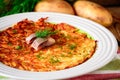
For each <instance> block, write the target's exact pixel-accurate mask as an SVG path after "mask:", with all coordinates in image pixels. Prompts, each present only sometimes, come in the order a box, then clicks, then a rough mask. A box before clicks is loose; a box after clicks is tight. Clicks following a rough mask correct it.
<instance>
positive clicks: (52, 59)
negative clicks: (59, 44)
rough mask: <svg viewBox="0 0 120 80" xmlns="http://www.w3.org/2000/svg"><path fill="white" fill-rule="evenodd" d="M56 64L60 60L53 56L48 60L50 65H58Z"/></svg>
mask: <svg viewBox="0 0 120 80" xmlns="http://www.w3.org/2000/svg"><path fill="white" fill-rule="evenodd" d="M58 62H60V60H59V59H58V58H57V57H54V56H53V57H51V58H50V63H52V64H54V63H58Z"/></svg>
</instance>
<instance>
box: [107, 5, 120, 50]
mask: <svg viewBox="0 0 120 80" xmlns="http://www.w3.org/2000/svg"><path fill="white" fill-rule="evenodd" d="M107 9H108V10H109V11H110V12H111V14H112V16H113V19H114V20H113V24H112V25H111V26H110V27H108V29H109V30H110V31H111V32H112V33H113V34H114V36H115V37H116V39H117V40H118V44H119V50H120V6H119V7H118V6H117V7H108V8H107Z"/></svg>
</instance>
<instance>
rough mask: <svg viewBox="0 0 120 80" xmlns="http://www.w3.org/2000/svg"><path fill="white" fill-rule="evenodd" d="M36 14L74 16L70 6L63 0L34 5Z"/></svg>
mask: <svg viewBox="0 0 120 80" xmlns="http://www.w3.org/2000/svg"><path fill="white" fill-rule="evenodd" d="M35 11H36V12H59V13H66V14H72V15H73V14H74V10H73V8H72V6H71V5H70V4H69V3H68V2H66V1H64V0H43V1H40V2H38V3H37V4H36V6H35Z"/></svg>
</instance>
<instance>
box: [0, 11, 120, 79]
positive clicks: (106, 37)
mask: <svg viewBox="0 0 120 80" xmlns="http://www.w3.org/2000/svg"><path fill="white" fill-rule="evenodd" d="M41 17H49V18H48V21H50V22H55V23H61V22H64V23H68V24H70V25H73V26H75V27H77V28H80V29H82V30H84V31H85V32H87V33H88V34H90V35H91V36H93V37H94V39H95V40H97V49H96V52H95V54H94V55H93V56H92V58H90V59H89V60H88V61H86V62H84V63H83V64H80V65H78V66H76V67H73V68H70V69H65V70H60V71H53V72H30V71H22V70H18V69H14V68H11V67H9V66H6V65H4V64H2V63H0V74H1V75H3V76H8V77H12V78H17V79H25V80H48V79H52V80H53V79H65V78H71V77H75V76H79V75H83V74H86V73H89V72H91V71H94V70H97V69H99V68H101V67H103V66H104V65H106V64H107V63H108V62H110V61H111V60H112V59H113V58H114V56H115V55H116V52H117V49H118V45H117V41H116V39H115V37H114V36H113V34H112V33H111V32H110V31H109V30H107V29H106V28H104V27H103V26H101V25H99V24H97V23H95V22H93V21H90V20H87V19H84V18H81V17H77V16H73V15H67V14H60V13H48V12H41V13H39V12H31V13H21V14H15V15H10V16H6V17H2V18H0V30H3V29H6V28H7V27H9V26H11V25H12V24H15V23H17V22H18V21H21V20H22V19H25V18H28V19H31V20H34V21H36V20H38V19H39V18H41Z"/></svg>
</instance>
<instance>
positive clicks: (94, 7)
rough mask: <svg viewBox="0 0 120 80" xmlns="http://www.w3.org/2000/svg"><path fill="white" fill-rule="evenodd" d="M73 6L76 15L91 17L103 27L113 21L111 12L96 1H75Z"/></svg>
mask: <svg viewBox="0 0 120 80" xmlns="http://www.w3.org/2000/svg"><path fill="white" fill-rule="evenodd" d="M73 6H74V9H75V11H76V14H77V15H78V16H81V17H84V18H88V19H91V20H93V21H95V22H97V23H100V24H101V25H103V26H105V27H108V26H110V25H111V24H112V22H113V18H112V15H111V13H110V12H109V11H108V10H107V9H105V8H104V7H102V6H101V5H99V4H97V3H94V2H90V1H76V2H75V3H74V5H73Z"/></svg>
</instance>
